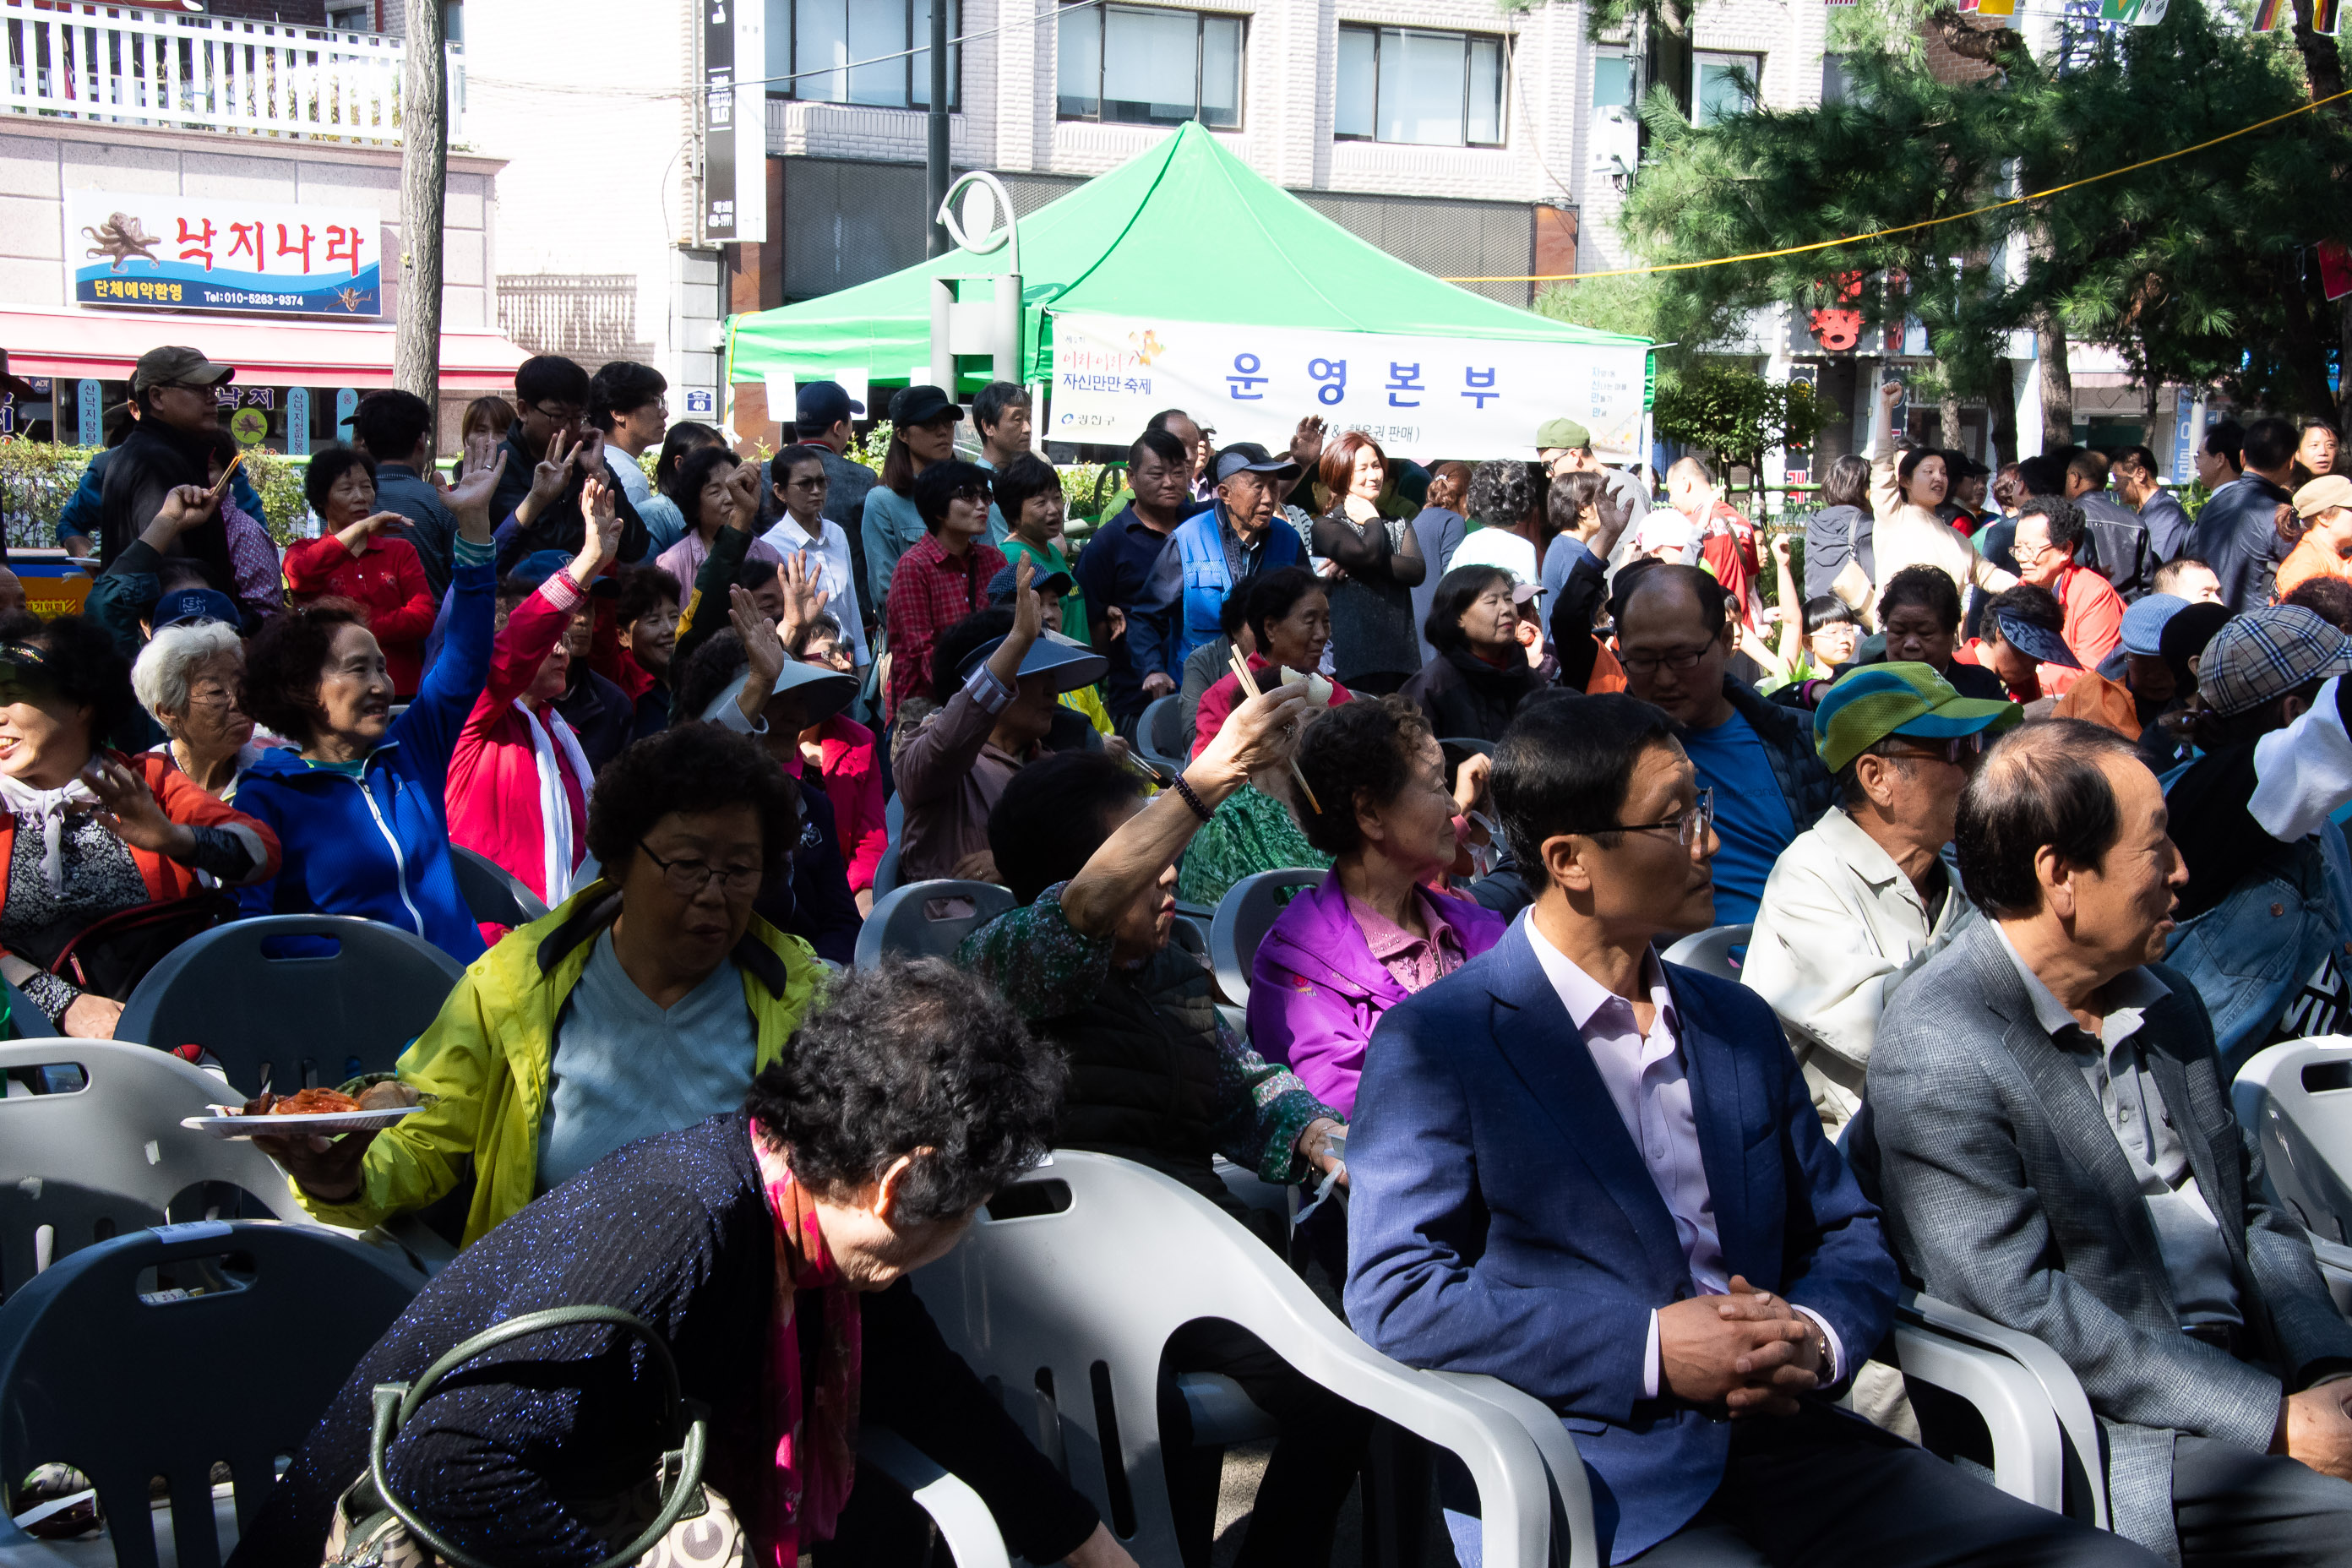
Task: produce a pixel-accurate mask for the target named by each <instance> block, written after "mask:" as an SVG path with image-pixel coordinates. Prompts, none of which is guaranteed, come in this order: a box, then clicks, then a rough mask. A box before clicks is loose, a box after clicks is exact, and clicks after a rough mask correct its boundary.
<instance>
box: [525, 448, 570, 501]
mask: <svg viewBox="0 0 2352 1568" xmlns="http://www.w3.org/2000/svg"><path fill="white" fill-rule="evenodd" d="M578 449H579V447H578V444H577V443H576V442H572V441H567V440H565V439H564V438H563V432H562V431H561V430H558V431H557V432H556V433H555V434H554V435H552V436H550V437H548V438H547V455H546V456H545V457H543V458H540V460H539V461H538V462H537V463H535V464H533V465H532V467H531V470H530V500H532V501H534V502H536V503H538V509H544V508H545V507H546V506H548V504H549V503H551V502H552V501H553V500H555V499H556V498H557V497H558V496H560V495H562V493H563V491H564V489H565V487H566V486H568V485H570V484H571V483H572V453H573V452H575V451H577V450H578Z"/></svg>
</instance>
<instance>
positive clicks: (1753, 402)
mask: <svg viewBox="0 0 2352 1568" xmlns="http://www.w3.org/2000/svg"><path fill="white" fill-rule="evenodd" d="M1827 414H1828V409H1827V408H1826V406H1825V405H1822V404H1821V403H1819V402H1817V401H1816V400H1815V399H1814V396H1813V389H1812V387H1811V386H1810V385H1809V384H1806V383H1804V382H1801V381H1797V382H1773V381H1767V380H1765V379H1764V378H1763V377H1762V376H1760V375H1759V374H1756V373H1755V372H1754V371H1752V370H1749V369H1748V368H1746V367H1745V366H1742V365H1737V364H1730V363H1725V362H1723V361H1720V360H1714V361H1706V362H1702V363H1698V364H1696V365H1693V366H1691V367H1689V368H1687V369H1685V370H1684V371H1683V372H1682V373H1681V374H1678V375H1676V376H1675V378H1674V379H1673V381H1671V382H1665V383H1662V384H1660V385H1659V387H1658V401H1657V408H1656V417H1657V427H1658V434H1659V435H1660V436H1661V437H1664V438H1665V439H1667V440H1669V441H1680V442H1682V443H1684V444H1685V445H1686V446H1693V447H1706V448H1708V449H1709V450H1711V451H1713V452H1715V453H1716V454H1717V456H1719V457H1721V458H1723V459H1724V460H1725V461H1726V462H1730V463H1746V464H1748V466H1749V467H1750V468H1754V467H1756V466H1757V465H1759V464H1760V463H1761V462H1762V461H1763V458H1764V454H1765V453H1766V452H1769V451H1771V450H1773V449H1775V448H1777V447H1784V446H1790V445H1794V446H1800V447H1801V446H1804V445H1806V444H1807V443H1809V442H1811V440H1812V438H1813V437H1814V435H1815V434H1816V433H1817V432H1818V431H1819V430H1820V429H1821V427H1822V422H1823V420H1824V418H1825V417H1826V416H1827Z"/></svg>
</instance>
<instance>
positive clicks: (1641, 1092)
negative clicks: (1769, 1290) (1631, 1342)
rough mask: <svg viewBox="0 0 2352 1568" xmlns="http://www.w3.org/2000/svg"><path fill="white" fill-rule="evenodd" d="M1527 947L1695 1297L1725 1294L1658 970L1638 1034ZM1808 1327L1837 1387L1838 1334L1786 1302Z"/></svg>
mask: <svg viewBox="0 0 2352 1568" xmlns="http://www.w3.org/2000/svg"><path fill="white" fill-rule="evenodd" d="M1527 930H1528V946H1530V947H1532V948H1534V949H1535V953H1536V962H1537V963H1540V964H1542V965H1543V971H1544V975H1545V978H1547V979H1549V981H1550V982H1551V984H1552V989H1553V990H1555V991H1557V992H1559V1002H1560V1005H1561V1006H1563V1007H1565V1008H1566V1009H1567V1010H1568V1016H1569V1021H1570V1022H1571V1023H1573V1024H1574V1025H1575V1026H1576V1027H1577V1032H1578V1033H1579V1035H1580V1036H1581V1037H1582V1043H1583V1045H1584V1048H1585V1049H1586V1050H1588V1051H1590V1052H1591V1054H1592V1065H1593V1066H1594V1067H1596V1068H1599V1069H1600V1071H1601V1084H1602V1086H1603V1087H1605V1088H1606V1089H1608V1090H1609V1100H1610V1103H1611V1104H1612V1105H1614V1106H1615V1107H1616V1108H1617V1115H1618V1117H1619V1118H1620V1119H1621V1120H1622V1121H1623V1122H1624V1123H1625V1131H1626V1132H1627V1133H1629V1134H1630V1135H1631V1136H1632V1137H1633V1145H1634V1148H1635V1150H1636V1151H1637V1152H1639V1153H1640V1154H1641V1156H1642V1163H1643V1166H1645V1167H1646V1168H1647V1169H1648V1171H1649V1173H1650V1180H1651V1182H1652V1183H1654V1184H1655V1185H1656V1187H1657V1189H1658V1196H1660V1197H1661V1198H1663V1199H1664V1200H1665V1205H1666V1212H1667V1213H1669V1214H1671V1215H1674V1219H1675V1237H1676V1238H1677V1239H1678V1240H1680V1242H1681V1243H1682V1249H1683V1257H1684V1258H1685V1260H1686V1261H1687V1262H1688V1264H1689V1266H1690V1275H1691V1283H1692V1284H1693V1285H1694V1286H1696V1288H1697V1290H1698V1293H1699V1294H1700V1295H1702V1296H1724V1295H1728V1294H1729V1293H1730V1276H1729V1274H1728V1273H1727V1270H1726V1269H1725V1268H1724V1261H1723V1240H1722V1237H1721V1235H1720V1234H1719V1233H1718V1232H1717V1229H1716V1222H1715V1194H1714V1193H1713V1191H1712V1190H1710V1189H1709V1188H1708V1186H1707V1184H1706V1164H1705V1163H1704V1161H1703V1160H1702V1158H1701V1155H1700V1148H1699V1139H1698V1117H1697V1114H1696V1110H1695V1108H1694V1107H1693V1105H1692V1102H1691V1087H1690V1075H1689V1073H1688V1071H1687V1070H1686V1069H1685V1064H1684V1060H1683V1047H1682V1038H1681V1035H1680V1023H1679V1020H1678V1019H1677V1017H1676V1015H1675V1002H1674V996H1673V994H1671V993H1669V992H1668V991H1667V989H1666V976H1665V971H1664V969H1662V968H1661V967H1660V966H1659V964H1658V958H1657V954H1656V953H1654V952H1652V953H1650V954H1648V955H1647V956H1645V957H1644V958H1643V961H1642V984H1643V988H1644V989H1645V990H1647V991H1648V992H1649V994H1650V1005H1651V1006H1652V1007H1653V1008H1654V1009H1655V1014H1654V1016H1653V1017H1652V1019H1651V1021H1650V1028H1649V1032H1648V1033H1646V1034H1644V1033H1643V1031H1642V1030H1641V1029H1639V1028H1638V1027H1636V1026H1635V1025H1634V1022H1633V1004H1632V1003H1631V1002H1628V1001H1627V1000H1625V998H1623V997H1622V996H1620V995H1618V994H1616V993H1614V992H1612V991H1611V990H1609V989H1608V988H1607V987H1606V986H1604V985H1602V984H1601V983H1600V982H1599V981H1597V980H1595V979H1593V978H1592V976H1591V975H1590V974H1587V973H1585V972H1584V971H1583V970H1582V969H1580V968H1579V967H1578V966H1577V964H1576V962H1575V961H1574V960H1573V959H1571V958H1570V957H1569V956H1568V955H1567V954H1566V953H1564V952H1560V951H1559V949H1558V948H1556V947H1554V946H1553V945H1552V944H1551V941H1550V939H1549V938H1548V937H1546V936H1545V935H1544V934H1543V932H1542V931H1539V930H1538V929H1537V927H1536V924H1535V922H1534V921H1532V920H1529V921H1527ZM1789 1304H1790V1306H1791V1307H1795V1308H1796V1310H1798V1311H1800V1312H1803V1313H1804V1314H1805V1316H1806V1317H1808V1318H1810V1319H1811V1320H1812V1321H1813V1322H1814V1323H1816V1324H1818V1325H1819V1326H1820V1328H1821V1331H1822V1334H1823V1335H1824V1336H1825V1337H1826V1338H1827V1340H1828V1342H1829V1350H1830V1354H1829V1363H1828V1364H1827V1365H1826V1366H1824V1367H1822V1372H1821V1378H1822V1383H1823V1384H1830V1383H1834V1382H1835V1381H1836V1380H1837V1369H1838V1367H1839V1366H1840V1365H1842V1364H1843V1361H1844V1352H1843V1349H1842V1347H1841V1346H1840V1345H1839V1343H1838V1337H1837V1331H1836V1330H1835V1329H1833V1328H1832V1327H1830V1325H1829V1322H1828V1321H1827V1320H1826V1319H1824V1318H1822V1316H1821V1315H1820V1314H1819V1313H1817V1312H1814V1311H1812V1310H1810V1309H1808V1308H1804V1307H1798V1306H1797V1304H1796V1303H1795V1302H1793V1301H1791V1302H1790V1303H1789ZM1642 1366H1643V1372H1642V1393H1643V1397H1645V1398H1650V1399H1655V1398H1656V1397H1657V1396H1658V1392H1659V1387H1660V1373H1659V1367H1658V1314H1657V1311H1656V1310H1655V1309H1653V1310H1651V1313H1650V1342H1649V1346H1648V1348H1647V1350H1646V1351H1645V1352H1643V1361H1642Z"/></svg>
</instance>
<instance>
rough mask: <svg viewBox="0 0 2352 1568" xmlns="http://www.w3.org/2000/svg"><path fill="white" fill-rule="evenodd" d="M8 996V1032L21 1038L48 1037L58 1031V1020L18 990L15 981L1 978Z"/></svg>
mask: <svg viewBox="0 0 2352 1568" xmlns="http://www.w3.org/2000/svg"><path fill="white" fill-rule="evenodd" d="M0 987H5V995H6V996H7V998H8V1032H9V1033H10V1034H11V1035H13V1036H15V1037H16V1038H17V1039H20V1040H39V1039H46V1038H47V1037H49V1036H51V1035H54V1034H56V1033H57V1032H58V1021H57V1020H56V1019H55V1018H52V1017H50V1016H48V1015H47V1013H44V1012H42V1011H41V1009H40V1008H39V1007H38V1006H37V1005H36V1004H35V1003H34V1001H33V999H32V998H31V997H30V996H27V995H26V994H24V993H23V992H22V991H20V990H18V989H17V988H16V984H15V983H13V982H11V981H6V980H0Z"/></svg>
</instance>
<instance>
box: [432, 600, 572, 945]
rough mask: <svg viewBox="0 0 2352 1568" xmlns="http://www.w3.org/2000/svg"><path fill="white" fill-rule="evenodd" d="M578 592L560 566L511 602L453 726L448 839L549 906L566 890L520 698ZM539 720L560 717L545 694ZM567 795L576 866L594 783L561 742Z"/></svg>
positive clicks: (558, 634) (559, 753) (536, 752)
mask: <svg viewBox="0 0 2352 1568" xmlns="http://www.w3.org/2000/svg"><path fill="white" fill-rule="evenodd" d="M582 597H583V595H581V594H580V593H579V591H578V590H577V589H575V588H573V587H572V578H571V576H570V574H568V573H565V572H558V573H557V574H555V575H553V576H551V577H550V578H549V579H548V580H547V581H546V582H544V583H542V584H540V586H539V588H538V590H537V591H536V592H534V593H533V594H532V595H530V598H528V599H525V600H524V601H523V602H522V603H521V604H520V605H516V606H515V607H514V613H513V614H512V615H510V616H508V617H507V625H506V629H505V630H504V631H502V632H500V633H499V637H498V641H497V642H495V643H494V644H492V645H491V647H490V675H489V679H488V683H487V684H486V685H485V687H484V688H483V690H482V694H481V695H480V696H479V697H477V698H476V699H474V709H473V711H472V712H470V713H468V714H467V715H466V722H465V724H464V726H463V727H462V728H460V729H459V730H458V731H457V746H456V748H455V749H454V750H453V751H451V752H450V753H449V784H448V788H447V793H446V795H445V797H444V804H446V805H447V807H448V812H449V842H451V843H452V844H456V845H458V846H461V847H464V848H467V849H471V850H473V851H474V852H476V853H477V854H480V855H487V856H488V857H489V858H491V859H492V860H495V861H497V862H498V863H499V866H500V867H502V868H505V869H506V870H508V871H510V872H512V873H513V874H514V875H515V876H518V877H520V878H521V879H523V881H524V882H525V883H526V884H528V885H529V886H530V890H531V891H532V892H534V893H537V894H538V895H539V897H540V899H541V901H542V902H544V903H546V904H548V905H550V906H553V905H555V904H558V903H561V902H562V894H561V892H560V891H559V893H558V894H557V896H556V897H553V898H550V897H549V896H548V890H547V886H546V883H547V824H546V821H545V819H544V818H542V817H541V816H540V810H539V747H538V744H537V743H536V742H534V741H533V740H532V739H531V734H530V724H529V723H528V722H526V721H524V719H523V716H522V715H521V714H520V713H518V712H516V711H515V707H514V705H515V699H517V698H518V697H520V696H521V695H522V694H523V693H524V692H526V691H528V690H530V683H531V681H532V680H533V679H535V678H536V677H537V676H538V674H539V667H540V666H541V665H542V664H544V663H546V662H547V656H548V654H549V653H550V652H551V650H552V649H553V648H554V647H555V645H556V644H557V643H558V642H560V641H562V637H563V630H564V628H565V627H566V626H570V625H571V624H572V606H574V605H577V604H578V603H579V602H580V600H581V598H582ZM537 712H538V714H539V720H540V722H541V723H542V724H544V723H547V722H549V721H556V722H561V720H560V719H558V718H557V716H556V712H555V709H554V706H553V705H552V704H551V703H541V705H540V706H539V708H538V709H537ZM556 766H557V767H558V768H559V769H562V773H563V783H564V791H563V793H564V796H565V799H566V801H567V802H568V804H569V805H571V807H572V869H573V870H575V871H576V870H578V869H579V868H580V863H581V862H582V861H583V859H585V858H587V855H588V791H589V789H590V787H591V786H592V785H593V784H594V783H595V781H594V780H593V779H583V778H574V777H573V776H572V770H571V768H570V767H569V766H568V765H567V763H566V761H565V758H564V755H563V751H562V747H561V746H558V747H557V748H556Z"/></svg>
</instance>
